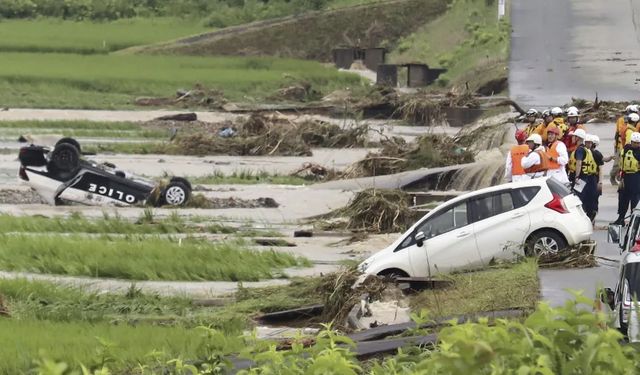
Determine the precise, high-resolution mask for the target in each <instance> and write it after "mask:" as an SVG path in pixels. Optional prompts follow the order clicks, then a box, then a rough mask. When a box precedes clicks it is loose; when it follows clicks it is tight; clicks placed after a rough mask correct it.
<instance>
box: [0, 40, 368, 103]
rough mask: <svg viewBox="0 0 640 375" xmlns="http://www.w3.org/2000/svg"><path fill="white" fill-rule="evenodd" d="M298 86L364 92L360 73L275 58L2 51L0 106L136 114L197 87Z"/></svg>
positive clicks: (261, 93)
mask: <svg viewBox="0 0 640 375" xmlns="http://www.w3.org/2000/svg"><path fill="white" fill-rule="evenodd" d="M295 80H305V81H308V82H310V83H311V84H312V85H313V87H314V89H316V90H319V91H321V92H330V91H332V90H334V89H337V88H344V87H349V86H360V85H362V81H361V79H360V78H359V77H357V76H356V75H353V74H347V73H339V72H338V71H337V70H335V69H333V68H328V67H325V66H323V65H322V64H319V63H315V62H311V61H300V60H290V59H276V58H257V57H251V58H244V57H187V56H146V55H74V54H59V53H48V54H44V53H12V52H9V53H3V54H2V60H1V61H0V103H2V105H3V106H8V107H50V108H131V107H132V106H133V104H132V102H133V100H134V99H135V98H136V97H140V96H162V97H167V96H173V95H174V94H175V91H176V89H178V88H190V87H193V86H194V85H195V84H196V83H200V84H203V85H204V86H206V87H208V88H215V89H220V90H223V91H224V94H225V96H226V97H227V98H229V99H231V100H235V101H251V100H258V99H264V98H266V97H268V96H270V95H272V94H274V93H275V91H276V90H277V89H278V88H279V87H281V86H283V85H288V84H291V82H292V81H295Z"/></svg>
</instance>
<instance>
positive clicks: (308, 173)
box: [289, 162, 340, 181]
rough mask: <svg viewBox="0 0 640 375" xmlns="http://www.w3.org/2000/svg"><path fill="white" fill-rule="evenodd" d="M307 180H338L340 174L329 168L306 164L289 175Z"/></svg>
mask: <svg viewBox="0 0 640 375" xmlns="http://www.w3.org/2000/svg"><path fill="white" fill-rule="evenodd" d="M289 175H290V176H293V177H302V178H304V179H306V180H312V181H323V180H332V179H335V178H337V177H338V176H339V175H340V173H339V172H338V171H336V170H335V169H333V168H327V167H324V166H322V165H320V164H317V163H311V162H304V163H302V166H301V167H300V168H298V169H296V170H295V171H293V172H291V173H290V174H289Z"/></svg>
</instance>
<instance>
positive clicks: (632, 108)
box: [624, 104, 640, 113]
mask: <svg viewBox="0 0 640 375" xmlns="http://www.w3.org/2000/svg"><path fill="white" fill-rule="evenodd" d="M639 109H640V108H638V105H637V104H629V105H628V106H627V108H625V109H624V110H625V112H627V113H638V112H639V111H638V110H639Z"/></svg>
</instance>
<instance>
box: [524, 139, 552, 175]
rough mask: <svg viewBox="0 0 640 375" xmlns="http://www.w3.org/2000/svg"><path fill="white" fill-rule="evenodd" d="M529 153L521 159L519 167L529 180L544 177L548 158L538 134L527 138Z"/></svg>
mask: <svg viewBox="0 0 640 375" xmlns="http://www.w3.org/2000/svg"><path fill="white" fill-rule="evenodd" d="M527 146H528V147H529V153H528V154H527V156H525V157H523V158H522V161H521V165H522V168H524V171H525V172H526V173H527V176H528V177H529V178H536V177H544V176H546V175H547V171H548V170H549V157H548V156H547V153H546V151H545V149H544V146H543V145H542V137H540V134H531V135H530V136H529V138H527Z"/></svg>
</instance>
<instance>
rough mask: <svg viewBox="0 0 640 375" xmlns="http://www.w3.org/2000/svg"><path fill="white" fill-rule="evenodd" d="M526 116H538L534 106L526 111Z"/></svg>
mask: <svg viewBox="0 0 640 375" xmlns="http://www.w3.org/2000/svg"><path fill="white" fill-rule="evenodd" d="M527 116H538V110H537V109H535V108H531V109H530V110H528V111H527Z"/></svg>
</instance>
